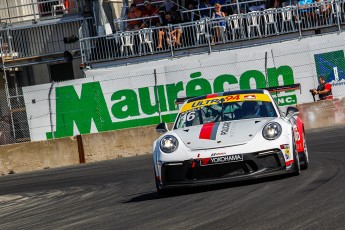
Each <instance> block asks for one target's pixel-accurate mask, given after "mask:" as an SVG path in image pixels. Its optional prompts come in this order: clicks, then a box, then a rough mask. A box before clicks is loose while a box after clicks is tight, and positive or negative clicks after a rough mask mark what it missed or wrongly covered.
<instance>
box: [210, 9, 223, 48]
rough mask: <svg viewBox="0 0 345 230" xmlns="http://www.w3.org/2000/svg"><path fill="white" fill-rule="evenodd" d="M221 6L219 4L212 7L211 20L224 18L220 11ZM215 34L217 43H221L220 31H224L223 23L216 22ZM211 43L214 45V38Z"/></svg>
mask: <svg viewBox="0 0 345 230" xmlns="http://www.w3.org/2000/svg"><path fill="white" fill-rule="evenodd" d="M221 8H222V7H221V5H220V4H219V3H216V4H215V5H214V10H215V12H214V13H213V15H212V19H221V18H224V17H225V14H224V12H222V11H221ZM215 25H216V26H215V28H214V29H215V32H216V38H217V42H220V41H221V30H223V31H224V30H225V21H224V20H222V21H218V22H217V24H215ZM212 43H214V36H213V37H212Z"/></svg>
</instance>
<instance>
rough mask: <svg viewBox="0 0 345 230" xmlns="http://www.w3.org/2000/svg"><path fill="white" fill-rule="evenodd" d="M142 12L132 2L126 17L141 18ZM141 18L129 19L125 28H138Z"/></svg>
mask: <svg viewBox="0 0 345 230" xmlns="http://www.w3.org/2000/svg"><path fill="white" fill-rule="evenodd" d="M141 17H142V12H141V10H139V9H138V8H137V5H136V4H135V3H132V5H131V7H130V9H129V12H128V14H127V19H135V18H141ZM141 23H142V20H131V21H128V22H127V30H138V29H139V28H140V26H141Z"/></svg>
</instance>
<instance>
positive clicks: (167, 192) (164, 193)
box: [153, 169, 172, 196]
mask: <svg viewBox="0 0 345 230" xmlns="http://www.w3.org/2000/svg"><path fill="white" fill-rule="evenodd" d="M153 172H154V174H155V182H156V189H157V193H158V194H159V195H162V196H168V195H171V194H172V190H171V189H161V188H159V181H158V180H157V178H156V170H155V169H154V171H153Z"/></svg>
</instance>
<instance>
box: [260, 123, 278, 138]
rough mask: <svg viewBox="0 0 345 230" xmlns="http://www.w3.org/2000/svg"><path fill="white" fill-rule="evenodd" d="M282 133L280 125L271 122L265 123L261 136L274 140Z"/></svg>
mask: <svg viewBox="0 0 345 230" xmlns="http://www.w3.org/2000/svg"><path fill="white" fill-rule="evenodd" d="M281 133H282V127H281V125H280V124H279V123H277V122H271V123H268V124H267V125H265V127H264V128H263V130H262V136H264V138H265V139H267V140H275V139H277V138H278V137H279V136H280V134H281Z"/></svg>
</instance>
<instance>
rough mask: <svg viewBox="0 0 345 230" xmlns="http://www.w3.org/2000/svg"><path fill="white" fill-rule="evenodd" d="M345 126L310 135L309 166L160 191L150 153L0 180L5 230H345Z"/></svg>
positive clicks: (0, 225)
mask: <svg viewBox="0 0 345 230" xmlns="http://www.w3.org/2000/svg"><path fill="white" fill-rule="evenodd" d="M344 140H345V128H344V127H342V128H336V129H328V130H322V131H317V132H308V133H307V144H308V148H309V154H310V164H311V165H310V168H309V169H308V170H307V171H303V172H302V174H301V175H300V176H297V177H274V178H269V179H261V180H258V181H247V182H240V183H228V184H224V185H217V186H207V187H198V188H196V189H189V190H185V191H180V192H179V193H177V194H176V195H174V196H171V197H161V196H159V195H158V194H157V193H156V191H155V186H154V180H153V163H152V157H151V156H149V155H146V156H141V157H133V158H124V159H119V160H112V161H106V162H99V163H94V164H85V165H78V166H74V167H65V168H60V169H48V170H43V171H39V172H33V173H23V174H13V175H7V176H2V177H1V176H0V229H141V230H142V229H184V230H185V229H313V230H315V229H327V230H328V229H345V142H344Z"/></svg>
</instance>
